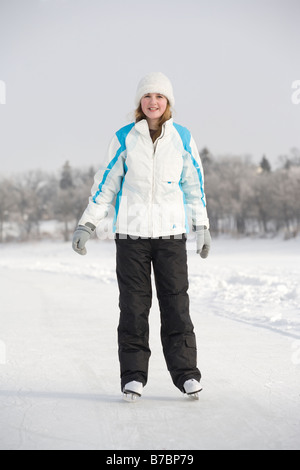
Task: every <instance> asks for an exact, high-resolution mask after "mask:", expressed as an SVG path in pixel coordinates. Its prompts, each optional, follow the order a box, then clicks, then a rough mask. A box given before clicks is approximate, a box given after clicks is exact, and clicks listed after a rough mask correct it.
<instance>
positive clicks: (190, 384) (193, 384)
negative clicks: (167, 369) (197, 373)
mask: <svg viewBox="0 0 300 470" xmlns="http://www.w3.org/2000/svg"><path fill="white" fill-rule="evenodd" d="M183 388H184V391H185V393H186V394H187V396H188V397H189V398H192V399H193V400H199V393H200V392H201V391H202V387H201V385H200V383H199V382H198V381H197V380H195V379H190V380H187V381H186V382H185V383H184V385H183Z"/></svg>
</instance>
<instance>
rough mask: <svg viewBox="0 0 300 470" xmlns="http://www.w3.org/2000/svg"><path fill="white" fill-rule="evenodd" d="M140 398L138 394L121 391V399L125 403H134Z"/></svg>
mask: <svg viewBox="0 0 300 470" xmlns="http://www.w3.org/2000/svg"><path fill="white" fill-rule="evenodd" d="M140 398H141V396H140V395H137V394H136V393H132V392H124V393H123V400H124V401H126V402H127V403H136V402H137V401H139V399H140Z"/></svg>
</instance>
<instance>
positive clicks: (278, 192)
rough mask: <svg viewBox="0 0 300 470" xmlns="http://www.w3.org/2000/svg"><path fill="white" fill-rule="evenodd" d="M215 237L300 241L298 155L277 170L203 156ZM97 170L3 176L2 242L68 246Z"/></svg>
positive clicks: (267, 164) (293, 154) (245, 161)
mask: <svg viewBox="0 0 300 470" xmlns="http://www.w3.org/2000/svg"><path fill="white" fill-rule="evenodd" d="M200 155H201V158H202V162H203V167H204V174H205V192H206V198H207V207H208V214H209V218H210V223H211V231H212V233H213V235H214V236H218V235H221V234H226V235H230V236H235V237H236V236H248V237H250V236H251V237H275V236H277V235H279V234H282V237H283V238H284V239H289V238H292V237H297V235H298V234H299V232H300V150H298V149H296V148H294V149H292V150H291V151H290V154H289V155H285V156H282V157H280V165H279V166H278V167H277V168H276V169H273V168H272V167H271V164H270V162H269V161H268V159H267V158H266V157H265V156H263V157H262V159H261V161H260V163H259V164H255V163H253V162H252V160H251V158H250V157H236V156H227V157H216V156H214V155H212V154H211V153H210V151H209V150H208V149H206V148H204V149H203V150H202V151H201V152H200ZM95 172H96V169H94V168H92V167H91V168H89V169H78V168H73V167H72V166H71V165H70V164H69V162H66V163H65V165H64V167H63V168H62V169H61V170H60V171H59V172H57V174H53V173H50V172H45V171H42V170H35V171H28V172H25V173H22V174H19V175H15V176H11V177H9V178H8V177H0V243H7V242H12V241H13V242H16V241H20V242H22V241H31V240H41V239H44V238H54V239H62V240H65V241H69V240H70V238H71V235H72V233H73V230H74V228H75V227H76V224H77V221H78V220H79V218H80V217H81V215H82V212H83V211H84V209H85V208H86V205H87V202H88V197H89V195H90V191H91V187H92V184H93V178H94V174H95Z"/></svg>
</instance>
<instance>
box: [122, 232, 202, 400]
mask: <svg viewBox="0 0 300 470" xmlns="http://www.w3.org/2000/svg"><path fill="white" fill-rule="evenodd" d="M116 247H117V278H118V284H119V290H120V323H119V327H118V341H119V359H120V367H121V387H122V390H123V388H124V386H125V385H126V384H127V383H128V382H131V381H132V380H136V381H138V382H142V383H143V385H146V383H147V380H148V365H149V359H150V355H151V351H150V348H149V312H150V308H151V305H152V286H151V266H153V270H154V277H155V284H156V291H157V297H158V301H159V306H160V313H161V340H162V346H163V352H164V356H165V360H166V363H167V367H168V370H169V372H170V374H171V377H172V379H173V382H174V384H175V385H176V387H178V388H179V389H180V390H181V391H182V392H183V391H184V390H183V385H184V382H185V381H186V380H188V379H191V378H194V379H196V380H200V378H201V374H200V371H199V370H198V368H197V347H196V337H195V334H194V326H193V324H192V321H191V318H190V314H189V296H188V270H187V251H186V235H182V237H181V238H178V236H177V237H174V236H173V237H171V238H156V239H150V238H136V239H133V238H131V237H129V236H128V237H127V238H125V237H124V236H123V235H118V234H117V236H116Z"/></svg>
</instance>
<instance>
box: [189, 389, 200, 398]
mask: <svg viewBox="0 0 300 470" xmlns="http://www.w3.org/2000/svg"><path fill="white" fill-rule="evenodd" d="M200 392H202V388H201V390H198V392H194V393H187V397H188V398H190V399H191V400H199V399H200V397H199V393H200Z"/></svg>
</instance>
